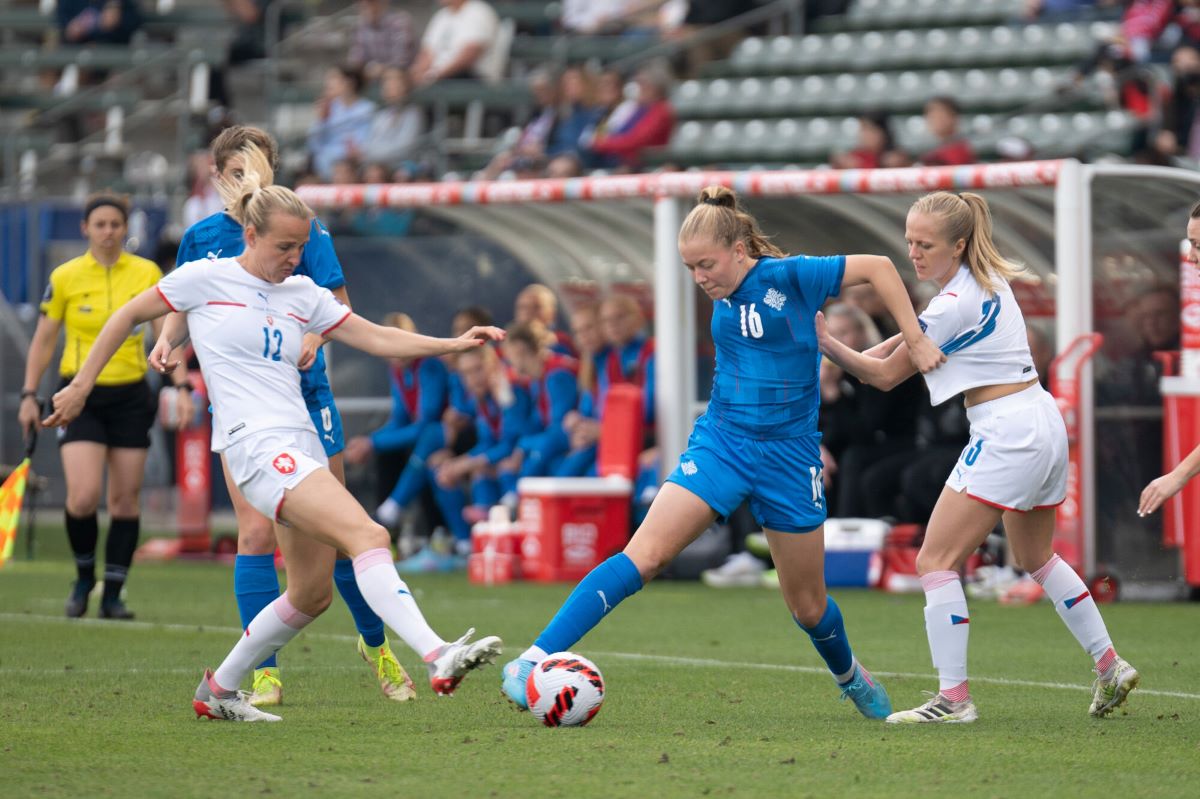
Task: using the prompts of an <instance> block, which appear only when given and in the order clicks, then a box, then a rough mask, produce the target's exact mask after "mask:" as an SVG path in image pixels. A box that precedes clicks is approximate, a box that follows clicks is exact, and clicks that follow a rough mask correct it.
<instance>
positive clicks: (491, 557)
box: [467, 505, 522, 585]
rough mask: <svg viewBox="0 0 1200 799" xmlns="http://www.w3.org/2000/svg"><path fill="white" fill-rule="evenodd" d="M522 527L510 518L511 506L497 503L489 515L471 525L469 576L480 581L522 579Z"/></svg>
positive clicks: (495, 581) (485, 583) (492, 581)
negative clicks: (509, 509) (507, 506)
mask: <svg viewBox="0 0 1200 799" xmlns="http://www.w3.org/2000/svg"><path fill="white" fill-rule="evenodd" d="M521 537H522V536H521V528H520V526H519V525H517V524H513V523H512V522H510V521H509V520H508V508H506V507H504V506H503V505H497V506H496V507H495V508H492V513H491V514H490V515H489V517H488V519H487V520H485V521H482V522H476V523H475V525H474V526H473V527H472V528H471V555H470V556H469V557H468V558H467V580H468V581H469V582H472V583H477V584H479V585H496V584H499V583H511V582H512V581H513V580H519V579H521V553H520V548H521V544H520V541H521Z"/></svg>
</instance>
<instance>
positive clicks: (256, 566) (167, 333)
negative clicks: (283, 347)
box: [150, 125, 416, 707]
mask: <svg viewBox="0 0 1200 799" xmlns="http://www.w3.org/2000/svg"><path fill="white" fill-rule="evenodd" d="M248 145H249V146H254V147H257V148H258V149H259V150H260V151H262V153H263V154H264V155H265V156H266V159H267V160H268V161H269V162H270V165H271V167H272V168H274V166H275V164H276V161H277V148H276V146H275V141H274V140H273V139H272V138H271V136H270V134H268V133H266V132H265V131H263V130H260V129H259V128H254V127H249V126H242V125H239V126H234V127H231V128H227V129H226V130H224V131H222V132H221V134H220V135H218V136H217V138H215V139H214V140H213V142H212V146H211V149H212V153H213V160H214V162H215V166H216V169H217V173H218V175H219V176H220V177H221V178H223V179H225V180H230V181H234V182H237V181H239V180H240V179H241V173H242V170H243V168H244V165H243V163H242V161H243V158H242V156H241V155H240V151H241V150H242V148H244V147H246V146H248ZM266 182H267V183H268V184H269V183H270V177H268V179H267V181H266ZM243 249H245V239H244V235H243V230H242V226H241V225H240V224H239V223H238V222H237V220H236V219H234V218H233V217H232V216H230V215H229V214H228V213H226V212H225V211H220V212H218V213H215V214H213V215H212V216H209V217H207V218H205V219H202V220H200V221H199V222H197V223H196V224H194V225H192V226H191V227H190V228H188V229H187V230H186V231H185V232H184V234H183V240H182V241H181V242H180V243H179V253H178V255H177V256H176V258H175V263H176V265H177V266H178V265H182V264H186V263H189V262H191V261H199V260H203V259H205V258H208V259H215V258H232V257H234V256H236V255H239V254H240V253H241V252H242V250H243ZM295 273H296V274H298V275H306V276H308V277H310V278H311V279H312V280H313V282H314V283H316V284H317V285H318V286H321V287H323V288H327V289H329V290H330V291H332V292H333V294H334V296H335V297H337V298H338V299H339V300H340V301H341V302H342V303H343V304H344V305H345V306H346V307H347V308H349V307H350V298H349V296H348V295H347V293H346V279H345V276H344V275H343V274H342V265H341V263H340V262H339V261H338V258H337V254H336V253H335V252H334V250H333V240H332V238H331V237H330V235H329V231H328V230H326V229H325V226H324V225H322V224H321V222H320V221H319V220H317V219H316V218H314V219H313V220H312V225H311V229H310V235H309V240H308V246H306V247H305V248H304V251H303V254H302V255H301V258H300V265H299V266H298V267H297V268H296V272H295ZM184 325H186V320H185V319H184V316H183V314H171V315H170V316H169V317H168V318H167V321H166V323H165V324H164V325H163V331H162V334H161V335H160V337H159V340H158V342H157V344H156V345H155V347H154V350H153V351H152V352H151V354H150V361H151V365H152V366H154V367H155V368H156V369H161V368H162V366H163V365H164V364H166V363H167V361H168V359H169V353H170V351H171V345H170V342H171V341H178V340H179V338H180V337H179V336H178V335H177V334H176V331H178V330H179V329H180V328H182V327H183V326H184ZM323 343H324V342H323V341H322V340H321V337H320V336H317V335H306V336H305V337H304V342H303V349H302V352H301V357H300V363H299V366H300V369H301V372H300V390H301V393H302V394H303V396H304V403H305V405H307V406H308V411H309V414H310V415H311V416H312V420H313V424H314V425H315V426H316V428H317V433H318V434H319V436H320V439H321V444H322V446H323V447H324V448H325V454H326V455H327V456H328V457H329V467H330V471H332V472H333V473H334V475H335V476H336V477H337V478H338V479H339V480H341V481H342V482H343V483H344V482H345V472H344V465H343V459H342V450H343V449H345V446H346V442H345V438H344V436H343V434H342V417H341V415H340V414H339V413H338V410H337V406H336V405H334V403H333V391H332V389H331V388H330V386H329V377H328V375H327V374H326V372H325V355H324V353H323V352H322V351H321V345H322V344H323ZM222 465H223V466H224V465H225V463H224V460H222ZM225 483H226V486H227V487H228V489H229V496H230V499H232V501H233V509H234V512H235V514H236V515H237V523H238V555H237V559H236V560H235V561H234V567H233V590H234V594H235V595H236V597H237V605H238V615H239V616H240V617H241V622H242V627H243V628H245V627H247V626H248V625H249V624H250V622H251V620H253V619H254V617H255V616H257V615H258V614H259V612H260V611H262V609H263V608H265V607H267V606H268V605H270V604H271V603H272V602H274V601H275V600H276V599H278V598H279V595H280V591H279V576H278V574H277V573H276V571H275V549H276V539H275V529H274V524H273V523H272V521H271V520H270V519H268V518H267V517H266V516H263V515H262V514H261V513H259V512H258V511H256V510H255V509H254V508H253V507H251V505H250V504H249V503H248V502H246V500H245V499H244V498H243V497H242V495H241V492H239V491H238V489H237V486H236V485H234V484H233V482H232V481H231V480H230V479H229V469H228V467H227V466H226V468H225ZM334 582H335V583H336V584H337V587H338V592H339V593H340V594H341V595H342V598H343V599H344V600H345V601H346V605H347V606H348V607H349V608H350V613H351V615H352V616H353V617H354V624H355V626H356V627H357V628H358V632H359V636H360V637H359V641H358V651H359V654H360V655H362V657H363V659H364V660H366V661H367V663H368V664H370V666H371V667H372V669H373V670H374V671H375V676H376V679H378V680H379V685H380V688H381V690H382V691H383V693H384V695H385V696H387V697H388V698H389V699H392V700H395V701H397V702H403V701H405V700H408V699H412V698H413V697H414V696H415V695H416V694H415V691H414V688H413V682H412V679H411V678H410V677H409V676H408V674H407V672H405V670H404V667H403V666H402V665H400V662H399V661H398V660H397V659H396V656H395V655H394V654H393V653H392V650H391V646H390V645H389V643H388V640H387V637H386V635H385V633H384V628H383V621H382V620H381V619H380V618H379V616H377V615H376V614H375V612H374V611H372V610H371V608H370V606H368V605H367V602H366V600H365V599H363V596H362V593H361V592H360V591H359V589H358V585H357V584H356V583H355V581H354V566H353V564H352V563H351V561H350V560H349V559H348V558H346V557H345V556H344V555H342V556H339V558H338V560H337V563H336V565H335V567H334ZM282 698H283V684H282V682H281V680H280V674H279V668H278V665H277V663H276V658H275V656H274V655H272V656H271V657H270V658H268V659H267V660H266V661H264V662H263V663H262V664H260V665H259V667H258V668H257V669H255V671H254V682H253V690H252V697H251V703H252V704H254V705H255V706H256V707H261V706H268V705H278V704H280V703H281V702H282Z"/></svg>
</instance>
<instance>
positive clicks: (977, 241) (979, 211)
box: [912, 191, 1024, 291]
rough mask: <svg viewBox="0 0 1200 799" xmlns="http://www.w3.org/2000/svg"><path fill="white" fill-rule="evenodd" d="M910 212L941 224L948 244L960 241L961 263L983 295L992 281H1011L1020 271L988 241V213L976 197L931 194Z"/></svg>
mask: <svg viewBox="0 0 1200 799" xmlns="http://www.w3.org/2000/svg"><path fill="white" fill-rule="evenodd" d="M912 210H913V211H917V212H919V213H923V214H929V215H930V216H934V217H937V218H939V219H941V220H942V232H943V234H944V235H945V236H946V239H947V240H948V241H950V242H951V243H952V244H953V243H954V242H957V241H959V240H961V241H963V243H964V246H963V263H965V264H966V265H967V268H968V269H970V270H971V276H972V277H974V278H975V282H976V283H978V284H979V285H980V287H981V288H983V289H984V290H985V291H995V290H996V289H997V288H998V286H997V284H996V279H997V278H999V279H1001V280H1004V281H1006V282H1007V281H1012V280H1013V279H1014V278H1016V277H1017V276H1018V275H1020V274H1021V272H1023V271H1024V268H1023V267H1022V266H1021V265H1020V264H1017V263H1014V262H1012V261H1010V260H1008V259H1007V258H1005V257H1004V256H1003V255H1001V254H1000V251H999V250H998V249H996V243H995V242H994V241H993V240H992V212H991V209H989V208H988V204H987V200H985V199H983V197H981V196H979V195H978V194H972V193H970V192H963V193H962V194H953V193H951V192H948V191H935V192H933V193H932V194H926V195H925V196H924V197H922V198H921V199H919V200H917V201H916V202H915V203H913V206H912Z"/></svg>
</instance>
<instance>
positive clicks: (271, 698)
mask: <svg viewBox="0 0 1200 799" xmlns="http://www.w3.org/2000/svg"><path fill="white" fill-rule="evenodd" d="M250 704H252V705H254V706H255V707H274V706H275V705H282V704H283V683H282V682H281V681H280V679H279V669H277V668H266V669H255V670H254V683H253V685H252V686H251V691H250Z"/></svg>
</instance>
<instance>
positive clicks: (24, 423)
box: [17, 397, 42, 435]
mask: <svg viewBox="0 0 1200 799" xmlns="http://www.w3.org/2000/svg"><path fill="white" fill-rule="evenodd" d="M41 415H42V408H41V406H40V405H39V404H38V400H37V398H35V397H22V398H21V404H20V405H19V406H18V407H17V424H18V425H20V427H21V432H22V433H24V434H25V435H29V434H30V433H33V432H34V431H35V430H37V426H38V421H39V419H38V417H39V416H41Z"/></svg>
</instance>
